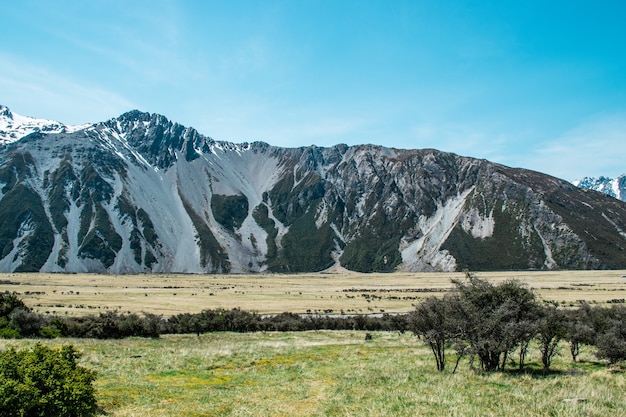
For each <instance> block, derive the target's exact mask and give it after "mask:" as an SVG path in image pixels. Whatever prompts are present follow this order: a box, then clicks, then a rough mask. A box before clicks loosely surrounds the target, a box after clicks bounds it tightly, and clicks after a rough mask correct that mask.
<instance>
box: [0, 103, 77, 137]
mask: <svg viewBox="0 0 626 417" xmlns="http://www.w3.org/2000/svg"><path fill="white" fill-rule="evenodd" d="M86 126H88V125H82V126H68V125H65V124H63V123H59V122H57V121H54V120H45V119H36V118H34V117H28V116H21V115H19V114H16V113H13V112H12V111H11V109H9V108H8V107H6V106H3V105H1V104H0V145H6V144H7V143H11V142H15V141H16V140H19V139H21V138H23V137H24V136H27V135H30V134H31V133H34V132H43V133H72V132H76V131H77V130H80V129H83V128H85V127H86Z"/></svg>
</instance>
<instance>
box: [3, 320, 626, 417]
mask: <svg viewBox="0 0 626 417" xmlns="http://www.w3.org/2000/svg"><path fill="white" fill-rule="evenodd" d="M364 338H365V334H364V333H363V332H349V331H340V332H331V331H319V332H303V333H252V334H234V333H215V334H204V335H202V336H201V337H199V338H198V337H196V336H192V335H183V336H180V335H178V336H166V337H162V338H161V339H124V340H113V341H94V340H75V339H71V340H60V339H59V340H53V341H48V342H45V343H47V344H51V345H59V344H64V343H72V344H74V345H75V346H77V347H78V349H79V350H80V351H82V352H83V357H82V359H81V362H82V364H83V365H84V366H87V367H89V368H91V369H94V370H96V371H97V372H98V379H97V382H96V384H95V385H96V389H97V398H98V401H99V405H100V407H101V408H102V410H103V412H104V413H106V415H107V416H176V417H181V416H381V417H383V416H438V417H439V416H481V417H483V416H515V417H522V416H602V417H605V416H624V415H626V412H625V411H624V410H626V396H625V395H624V392H625V391H626V374H624V373H622V372H612V371H611V370H609V369H607V368H606V366H605V365H604V364H603V363H599V362H595V360H594V359H593V356H592V352H591V351H585V352H583V354H582V355H581V357H582V361H581V362H580V363H577V364H572V363H571V362H570V358H569V355H567V352H566V351H567V347H566V346H563V347H562V350H563V355H562V356H560V357H558V358H557V359H556V360H555V362H554V369H555V371H556V372H553V373H551V374H548V375H543V374H542V373H541V372H540V371H539V369H540V363H539V358H538V356H537V355H536V352H533V356H531V358H530V363H529V365H530V366H529V367H530V368H531V369H533V370H534V371H533V372H530V373H526V374H515V373H513V372H511V373H494V374H483V373H480V372H477V371H473V370H471V369H469V366H468V362H467V361H466V360H464V361H462V362H461V366H460V368H459V370H458V371H457V373H456V374H452V373H451V372H449V371H446V372H444V373H439V372H437V371H436V369H435V364H434V361H433V359H432V356H431V354H430V352H429V350H428V349H427V348H426V347H425V346H424V345H423V344H422V343H421V342H419V341H418V340H417V339H416V338H415V337H414V336H412V335H410V334H405V335H400V334H397V333H373V340H372V341H367V342H366V341H365V340H364ZM33 343H34V341H28V340H21V341H4V340H0V347H8V346H9V345H12V346H18V347H26V346H27V345H32V344H33ZM572 365H574V366H572ZM574 369H575V371H573V370H574ZM566 398H586V399H587V401H586V402H563V399H566Z"/></svg>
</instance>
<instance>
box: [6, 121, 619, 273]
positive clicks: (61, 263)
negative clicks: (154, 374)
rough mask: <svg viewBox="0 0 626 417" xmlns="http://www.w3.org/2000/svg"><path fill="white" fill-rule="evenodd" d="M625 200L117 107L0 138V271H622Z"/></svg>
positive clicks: (404, 153) (433, 160) (443, 156)
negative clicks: (285, 144) (63, 129)
mask: <svg viewBox="0 0 626 417" xmlns="http://www.w3.org/2000/svg"><path fill="white" fill-rule="evenodd" d="M625 247H626V203H624V202H621V201H619V200H616V199H614V198H611V197H608V196H605V195H603V194H600V193H596V192H592V191H585V190H581V189H579V188H577V187H575V186H574V185H572V184H570V183H568V182H566V181H563V180H560V179H557V178H553V177H550V176H547V175H544V174H540V173H538V172H533V171H527V170H522V169H512V168H508V167H505V166H501V165H497V164H493V163H490V162H488V161H485V160H478V159H472V158H465V157H461V156H458V155H454V154H450V153H443V152H439V151H436V150H432V149H425V150H397V149H390V148H384V147H378V146H371V145H363V146H353V147H348V146H346V145H337V146H333V147H330V148H320V147H315V146H312V147H303V148H289V149H287V148H277V147H273V146H270V145H268V144H265V143H260V142H255V143H251V144H248V143H244V144H233V143H228V142H219V141H214V140H213V139H211V138H208V137H206V136H203V135H201V134H199V133H198V132H197V131H196V130H194V129H192V128H186V127H184V126H181V125H179V124H177V123H173V122H171V121H169V120H167V119H166V118H165V117H163V116H160V115H156V114H149V113H142V112H139V111H131V112H128V113H125V114H123V115H122V116H120V117H118V118H116V119H111V120H109V121H107V122H104V123H98V124H94V125H91V126H86V127H84V128H83V129H81V130H78V131H74V132H72V133H48V134H46V133H43V132H36V133H33V134H31V135H28V136H26V137H24V138H22V139H20V140H17V141H15V142H12V143H9V144H6V145H2V146H0V271H3V272H10V271H68V272H70V271H71V272H86V271H97V272H103V271H108V272H115V273H130V272H149V271H152V272H195V273H202V272H266V271H273V272H308V271H321V270H324V269H327V268H329V267H332V266H333V265H338V264H341V265H342V266H343V267H345V268H348V269H351V270H355V271H362V272H372V271H383V272H387V271H394V270H409V271H437V270H448V271H450V270H460V269H465V268H467V269H470V270H502V269H529V268H534V269H557V268H572V269H584V268H589V269H596V268H624V267H626V250H625Z"/></svg>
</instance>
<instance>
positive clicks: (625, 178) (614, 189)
mask: <svg viewBox="0 0 626 417" xmlns="http://www.w3.org/2000/svg"><path fill="white" fill-rule="evenodd" d="M573 184H574V185H575V186H577V187H579V188H584V189H589V190H595V191H600V192H601V193H604V194H607V195H610V196H611V197H615V198H617V199H618V200H622V201H626V174H623V175H620V176H619V177H617V178H607V177H604V176H601V177H598V178H594V177H585V178H583V179H582V180H576V181H573Z"/></svg>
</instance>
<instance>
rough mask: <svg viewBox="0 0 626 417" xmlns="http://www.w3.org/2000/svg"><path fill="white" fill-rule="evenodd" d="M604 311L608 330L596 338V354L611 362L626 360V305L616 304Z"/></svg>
mask: <svg viewBox="0 0 626 417" xmlns="http://www.w3.org/2000/svg"><path fill="white" fill-rule="evenodd" d="M604 313H605V316H606V318H605V320H606V330H605V331H603V332H602V333H600V334H599V335H598V337H597V339H596V347H597V348H598V351H597V352H596V355H597V356H598V357H599V358H601V359H608V360H609V364H616V363H618V362H621V361H623V360H626V307H624V306H614V307H613V308H610V309H606V311H605V312H604Z"/></svg>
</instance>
